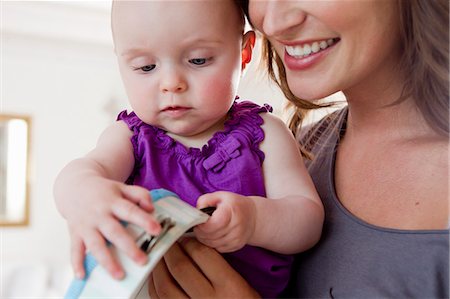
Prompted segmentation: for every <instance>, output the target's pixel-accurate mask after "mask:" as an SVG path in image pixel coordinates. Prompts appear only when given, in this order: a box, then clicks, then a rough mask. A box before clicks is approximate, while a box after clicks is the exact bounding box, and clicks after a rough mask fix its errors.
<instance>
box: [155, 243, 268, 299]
mask: <svg viewBox="0 0 450 299" xmlns="http://www.w3.org/2000/svg"><path fill="white" fill-rule="evenodd" d="M148 290H149V295H150V297H151V298H152V299H157V298H260V296H259V295H258V293H257V292H256V291H255V290H254V289H252V288H251V287H250V286H249V285H248V283H247V282H246V281H245V280H244V278H242V277H241V276H240V275H239V273H237V272H236V271H235V270H234V269H233V268H232V267H231V266H230V265H229V264H228V263H227V262H226V261H225V259H224V258H223V257H222V256H221V255H220V254H219V253H218V252H217V251H215V250H214V249H212V248H209V247H207V246H205V245H203V244H201V243H199V242H198V241H197V240H195V239H190V238H189V239H185V240H183V241H181V242H180V243H176V244H175V245H174V246H172V248H171V249H170V250H169V251H168V252H167V253H166V255H165V256H164V259H163V260H162V261H161V262H159V263H158V265H157V266H156V268H155V269H154V270H153V272H152V275H151V277H150V280H149V286H148Z"/></svg>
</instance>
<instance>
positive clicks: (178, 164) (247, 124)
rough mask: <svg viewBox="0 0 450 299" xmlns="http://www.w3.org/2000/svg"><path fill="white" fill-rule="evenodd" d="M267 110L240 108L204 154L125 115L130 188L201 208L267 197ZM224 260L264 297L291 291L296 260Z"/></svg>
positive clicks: (234, 256) (271, 256) (246, 252)
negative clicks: (227, 195) (230, 195)
mask: <svg viewBox="0 0 450 299" xmlns="http://www.w3.org/2000/svg"><path fill="white" fill-rule="evenodd" d="M271 111H272V108H271V107H270V106H268V105H265V106H264V107H261V106H258V105H256V104H254V103H252V102H248V101H244V102H235V103H234V104H233V106H232V107H231V109H230V111H229V113H228V114H229V117H228V120H227V121H226V122H225V128H224V130H223V131H220V132H216V133H215V134H214V136H213V137H212V138H211V139H210V140H209V141H208V143H207V144H206V145H204V146H203V147H202V148H201V149H199V148H187V147H185V146H184V145H183V144H181V143H179V142H178V141H176V140H174V139H173V138H171V137H170V136H169V135H167V134H166V132H165V131H164V130H162V129H160V128H157V127H154V126H151V125H148V124H145V123H144V122H142V121H141V120H140V119H139V118H138V117H137V116H136V114H135V113H134V112H131V113H130V114H127V112H126V111H122V112H121V113H120V114H119V116H118V120H122V121H124V122H125V123H126V124H127V125H128V127H129V129H130V130H131V131H132V132H133V136H132V137H131V142H132V144H133V148H134V155H135V166H134V170H133V172H132V174H131V175H130V177H129V179H128V180H127V183H128V184H133V185H139V186H142V187H145V188H147V189H149V190H150V189H158V188H164V189H167V190H170V191H172V192H175V193H176V194H178V196H179V197H180V198H181V199H183V200H184V201H186V202H187V203H189V204H191V205H192V206H196V203H197V198H198V197H199V196H200V195H202V194H205V193H211V192H215V191H230V192H234V193H238V194H242V195H245V196H250V195H253V196H263V197H265V196H266V191H265V187H264V177H263V172H262V163H263V161H264V153H263V152H262V151H261V150H260V149H259V143H260V142H261V141H262V140H264V131H263V129H262V128H261V125H262V124H263V119H262V118H261V116H260V115H259V114H260V113H266V112H271ZM223 256H224V257H225V258H226V259H227V261H228V262H229V263H230V264H231V265H232V266H233V268H234V269H236V270H237V271H238V272H239V273H240V274H241V275H242V276H243V277H244V278H245V279H246V280H247V281H248V282H249V284H250V285H252V286H253V287H254V288H255V289H256V290H257V291H258V292H259V294H260V295H261V296H263V297H265V298H273V297H276V296H278V295H279V294H280V293H281V291H282V290H283V289H284V288H285V287H286V285H287V282H288V280H289V276H290V268H291V264H292V257H291V256H286V255H281V254H277V253H274V252H271V251H268V250H266V249H263V248H260V247H254V246H248V245H247V246H245V247H244V248H242V249H240V250H238V251H235V252H232V253H225V254H223Z"/></svg>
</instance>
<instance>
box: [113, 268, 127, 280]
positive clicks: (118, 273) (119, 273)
mask: <svg viewBox="0 0 450 299" xmlns="http://www.w3.org/2000/svg"><path fill="white" fill-rule="evenodd" d="M124 276H125V273H123V271H120V270H116V271H114V272H113V277H114V278H115V279H122V278H123V277H124Z"/></svg>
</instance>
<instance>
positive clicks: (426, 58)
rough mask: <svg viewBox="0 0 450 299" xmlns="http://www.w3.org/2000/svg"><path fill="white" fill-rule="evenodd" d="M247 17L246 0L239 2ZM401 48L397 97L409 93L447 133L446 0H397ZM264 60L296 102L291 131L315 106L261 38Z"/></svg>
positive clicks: (440, 131) (271, 74) (437, 128)
mask: <svg viewBox="0 0 450 299" xmlns="http://www.w3.org/2000/svg"><path fill="white" fill-rule="evenodd" d="M240 2H241V4H242V5H243V9H244V11H245V12H246V15H247V16H248V0H245V1H240ZM398 5H399V6H400V12H401V15H400V16H399V18H400V26H401V35H402V36H401V39H402V40H401V42H402V48H403V55H402V60H401V61H400V62H399V67H400V68H402V69H403V70H404V71H405V73H407V74H408V77H407V80H406V82H405V84H404V88H403V92H402V95H401V96H400V98H399V99H398V100H397V101H396V102H394V103H393V104H396V103H399V102H401V101H404V100H406V99H407V98H412V100H413V101H414V102H415V104H416V106H417V108H418V109H419V111H420V112H421V114H422V115H423V117H424V118H425V120H426V121H427V123H428V124H429V125H430V127H431V128H432V129H433V130H434V131H435V132H437V133H438V134H440V135H443V136H445V137H447V138H448V136H449V1H448V0H398ZM263 59H264V61H265V65H266V68H267V71H268V74H269V77H270V78H271V79H272V80H273V81H274V82H275V83H276V84H277V85H278V86H279V87H280V88H281V90H282V92H283V93H284V95H285V97H286V98H287V99H288V100H289V101H290V103H291V104H292V105H293V106H294V107H295V112H294V114H293V115H292V117H291V120H290V121H289V128H290V129H291V130H292V132H293V133H294V134H295V133H297V131H298V128H299V127H300V126H301V123H302V120H303V118H304V116H305V115H306V114H307V112H308V111H310V110H312V109H316V108H320V107H323V106H330V105H331V104H325V105H324V104H322V105H317V104H314V103H311V102H308V101H305V100H302V99H300V98H298V97H296V96H295V95H294V94H293V93H292V92H291V90H290V89H289V86H288V84H287V79H286V71H285V68H284V65H283V62H282V60H281V58H280V57H279V56H278V55H277V53H276V52H275V50H274V48H273V47H272V45H271V43H270V41H269V40H268V39H266V38H263Z"/></svg>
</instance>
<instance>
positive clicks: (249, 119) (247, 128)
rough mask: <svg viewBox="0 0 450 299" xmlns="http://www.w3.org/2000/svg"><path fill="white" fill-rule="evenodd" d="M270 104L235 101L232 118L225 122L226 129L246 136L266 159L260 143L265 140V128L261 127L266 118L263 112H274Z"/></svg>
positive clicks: (257, 152) (254, 148) (255, 150)
mask: <svg viewBox="0 0 450 299" xmlns="http://www.w3.org/2000/svg"><path fill="white" fill-rule="evenodd" d="M272 111H273V109H272V107H271V106H270V105H268V104H264V105H263V106H260V105H258V104H256V103H253V102H250V101H241V102H237V101H236V102H235V103H234V104H233V106H232V107H231V109H230V118H229V119H228V121H227V122H226V123H225V131H228V132H231V131H232V132H237V133H240V134H242V135H244V136H246V138H247V140H249V145H250V147H251V148H252V150H253V151H254V152H255V153H256V154H257V155H258V156H259V157H260V159H261V162H262V161H264V152H263V151H261V150H260V149H259V144H260V143H261V141H263V140H264V130H263V129H262V128H261V126H262V124H263V123H264V120H263V119H262V117H261V115H260V114H261V113H267V112H272Z"/></svg>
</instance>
